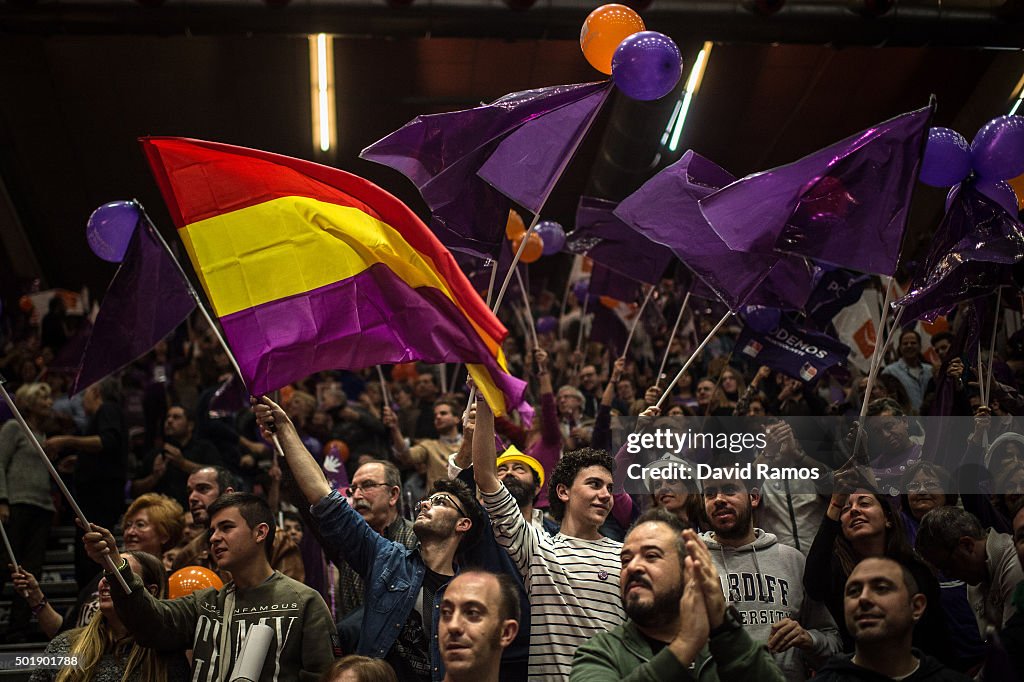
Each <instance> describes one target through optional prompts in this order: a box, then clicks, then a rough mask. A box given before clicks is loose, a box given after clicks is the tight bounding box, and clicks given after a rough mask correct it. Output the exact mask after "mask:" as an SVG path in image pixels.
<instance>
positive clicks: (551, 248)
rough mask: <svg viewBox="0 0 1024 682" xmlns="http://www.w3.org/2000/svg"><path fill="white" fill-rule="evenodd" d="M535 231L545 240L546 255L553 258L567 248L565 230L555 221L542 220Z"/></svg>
mask: <svg viewBox="0 0 1024 682" xmlns="http://www.w3.org/2000/svg"><path fill="white" fill-rule="evenodd" d="M534 231H535V232H536V233H537V234H539V235H540V236H541V239H543V240H544V251H543V253H544V255H545V256H552V255H554V254H556V253H558V252H559V251H561V250H562V247H563V246H565V230H563V229H562V226H561V225H559V224H558V223H556V222H555V221H554V220H542V221H541V222H539V223H537V227H535V228H534Z"/></svg>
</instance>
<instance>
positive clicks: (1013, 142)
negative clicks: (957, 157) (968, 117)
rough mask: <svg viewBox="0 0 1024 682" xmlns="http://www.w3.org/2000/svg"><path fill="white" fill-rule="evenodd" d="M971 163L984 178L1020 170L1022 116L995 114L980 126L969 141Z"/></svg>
mask: <svg viewBox="0 0 1024 682" xmlns="http://www.w3.org/2000/svg"><path fill="white" fill-rule="evenodd" d="M971 162H972V163H973V164H974V170H975V171H977V172H978V176H979V177H982V178H985V179H986V180H1009V179H1010V178H1015V177H1017V176H1018V175H1020V174H1021V173H1024V116H1010V115H1006V116H999V117H997V118H994V119H992V120H991V121H989V122H988V123H986V124H985V125H983V126H982V127H981V130H979V131H978V134H977V135H975V136H974V141H973V142H972V143H971Z"/></svg>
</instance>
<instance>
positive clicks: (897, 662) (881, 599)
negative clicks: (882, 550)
mask: <svg viewBox="0 0 1024 682" xmlns="http://www.w3.org/2000/svg"><path fill="white" fill-rule="evenodd" d="M927 601H928V600H927V599H926V598H925V596H924V595H923V594H921V591H920V590H919V589H918V586H917V581H916V580H915V579H914V576H913V574H912V573H911V572H910V571H908V570H907V569H906V568H905V567H904V566H902V565H900V564H898V563H897V562H895V561H893V560H892V559H887V558H884V557H871V558H868V559H864V560H863V561H861V562H860V563H859V564H857V565H856V566H855V567H854V569H853V571H852V572H851V573H850V577H849V578H847V579H846V592H845V597H844V601H843V611H844V615H845V618H846V628H847V629H848V630H849V632H850V634H851V635H852V636H853V639H854V642H855V653H854V654H853V655H852V656H850V655H842V656H836V657H834V658H832V659H831V660H830V661H829V662H828V664H827V665H826V666H825V667H824V668H822V670H821V672H820V673H819V674H818V675H817V676H816V677H815V678H814V679H815V682H881V681H882V680H903V681H904V682H967V680H969V679H970V678H969V677H967V676H966V675H963V674H961V673H958V672H956V671H953V670H950V669H949V668H946V667H944V666H943V665H942V664H941V663H939V662H938V661H937V660H935V659H934V658H931V657H930V656H926V655H925V654H922V653H921V652H920V651H917V650H916V649H912V648H911V646H910V644H911V640H912V639H913V636H914V626H915V625H916V624H917V622H918V621H919V620H920V619H921V616H922V615H923V614H924V610H925V607H926V606H927ZM1000 679H1001V678H1000Z"/></svg>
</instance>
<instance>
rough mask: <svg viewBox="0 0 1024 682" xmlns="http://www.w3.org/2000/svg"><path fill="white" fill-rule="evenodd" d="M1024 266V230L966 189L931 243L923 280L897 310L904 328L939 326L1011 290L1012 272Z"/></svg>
mask: <svg viewBox="0 0 1024 682" xmlns="http://www.w3.org/2000/svg"><path fill="white" fill-rule="evenodd" d="M1022 261H1024V227H1022V225H1021V224H1020V223H1019V222H1018V221H1017V220H1015V219H1014V218H1012V217H1011V216H1010V214H1008V213H1007V212H1006V211H1005V210H1004V209H1003V208H1002V207H1001V206H999V204H997V203H995V202H994V201H992V200H991V199H989V198H988V197H986V196H984V195H982V194H981V193H980V192H978V191H976V190H975V189H974V188H973V187H964V188H963V189H961V191H960V192H959V193H958V194H957V196H956V197H955V198H954V199H953V202H952V204H951V205H950V207H949V211H948V212H947V213H946V216H945V217H944V218H943V219H942V222H941V223H940V224H939V229H938V230H936V234H935V236H934V237H933V239H932V248H931V251H930V252H929V253H928V256H927V258H925V261H924V268H923V273H924V275H923V276H921V277H919V278H918V279H916V280H914V283H913V284H912V285H911V288H910V291H909V292H908V293H907V295H906V296H904V297H903V298H901V299H900V300H898V301H896V303H895V305H898V306H902V307H903V308H904V309H905V312H904V313H903V321H904V323H907V322H910V321H911V320H917V319H925V320H928V321H931V320H934V319H935V318H936V317H938V316H939V315H942V314H944V313H945V312H947V311H949V310H950V309H952V308H953V307H954V306H956V305H957V304H958V303H960V302H962V301H967V300H969V299H972V298H976V297H978V296H985V295H987V294H991V293H992V292H993V291H994V290H995V288H996V287H998V286H1001V285H1012V284H1013V280H1012V274H1011V268H1012V266H1013V265H1014V264H1016V263H1020V262H1022Z"/></svg>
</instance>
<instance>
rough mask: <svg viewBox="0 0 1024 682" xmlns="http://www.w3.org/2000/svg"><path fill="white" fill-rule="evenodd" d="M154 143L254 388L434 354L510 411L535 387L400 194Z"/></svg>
mask: <svg viewBox="0 0 1024 682" xmlns="http://www.w3.org/2000/svg"><path fill="white" fill-rule="evenodd" d="M141 143H142V147H143V149H144V151H145V153H146V156H147V157H148V159H149V163H150V166H151V168H152V170H153V173H154V174H155V176H156V179H157V182H158V184H159V185H160V189H161V191H162V192H163V195H164V199H165V201H166V202H167V206H168V208H169V210H170V213H171V217H172V218H173V220H174V223H175V225H176V226H177V227H178V235H179V236H180V237H181V241H182V242H183V243H184V245H185V248H186V250H187V251H188V254H189V258H190V259H191V261H192V265H193V266H194V267H195V270H196V273H197V274H198V276H199V279H200V280H201V282H202V285H203V288H204V289H205V290H206V293H207V296H208V297H209V299H210V303H211V304H212V305H213V309H214V312H215V313H216V315H217V317H218V318H219V319H220V323H221V327H222V328H223V330H224V334H225V336H226V338H227V341H228V345H229V346H231V349H232V351H233V352H234V355H235V358H236V359H237V360H238V364H239V366H240V367H241V370H242V375H243V376H242V378H243V379H244V380H245V382H246V384H247V386H248V388H249V390H250V391H251V392H252V393H253V394H254V395H260V394H262V393H266V392H268V391H272V390H276V389H278V388H281V387H282V386H285V385H287V384H288V383H290V382H292V381H295V380H297V379H300V378H302V377H305V376H307V375H309V374H311V373H313V372H317V371H320V370H326V369H361V368H364V367H369V366H371V365H375V364H381V363H400V362H409V361H412V360H421V361H424V362H428V363H445V362H464V363H466V364H467V367H468V369H469V372H470V374H471V375H472V376H473V379H474V381H475V382H476V385H477V387H478V388H479V390H480V391H481V393H482V394H483V396H484V398H485V399H486V400H487V402H488V403H489V404H490V405H491V407H492V408H493V409H494V410H495V411H496V412H497V413H504V412H505V411H506V410H507V409H510V408H513V407H515V406H517V405H518V404H519V403H520V402H521V401H522V395H523V390H524V388H525V384H524V383H523V382H522V381H520V380H518V379H516V378H514V377H512V376H510V375H509V374H508V371H507V367H506V364H505V358H504V355H503V353H502V351H501V342H502V340H503V339H504V338H505V336H506V334H507V331H506V330H505V328H504V327H503V326H502V324H501V323H500V322H499V321H498V319H497V318H496V317H495V316H494V315H493V314H492V313H491V312H490V310H488V309H487V307H486V306H485V305H484V303H483V301H482V300H481V299H480V297H479V295H478V294H477V293H476V292H475V291H473V288H472V287H471V285H470V283H469V281H468V280H467V279H466V277H465V276H464V275H463V273H462V271H461V270H460V269H459V268H458V266H457V265H456V263H455V260H454V259H453V258H452V255H451V254H450V253H449V252H448V251H447V250H446V249H445V248H444V246H442V245H441V243H440V242H439V241H438V240H437V238H436V237H435V236H434V235H433V234H432V233H431V232H430V231H429V230H428V229H427V227H426V226H425V225H424V224H423V223H422V222H421V221H420V220H419V218H417V217H416V215H415V214H414V213H413V212H412V211H411V210H410V209H409V208H408V207H407V206H406V205H405V204H403V203H402V202H401V201H399V200H398V199H396V198H395V197H393V196H392V195H391V194H389V193H387V192H385V191H384V190H382V189H381V188H379V187H377V186H376V185H374V184H373V183H370V182H368V181H366V180H364V179H362V178H359V177H356V176H354V175H351V174H349V173H345V172H343V171H340V170H337V169H334V168H328V167H326V166H321V165H318V164H314V163H310V162H308V161H302V160H299V159H293V158H289V157H286V156H279V155H277V154H270V153H268V152H262V151H258V150H254V149H246V148H243V147H234V146H230V145H224V144H218V143H214V142H203V141H199V140H189V139H183V138H162V137H149V138H143V139H142V140H141Z"/></svg>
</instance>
